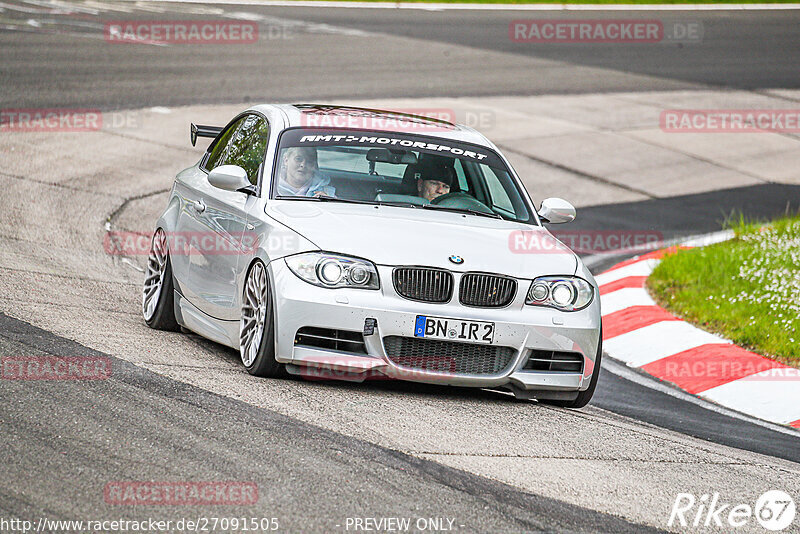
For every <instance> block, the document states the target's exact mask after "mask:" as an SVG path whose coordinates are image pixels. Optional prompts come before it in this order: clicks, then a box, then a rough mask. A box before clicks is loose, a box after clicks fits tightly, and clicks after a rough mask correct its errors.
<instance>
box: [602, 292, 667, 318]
mask: <svg viewBox="0 0 800 534" xmlns="http://www.w3.org/2000/svg"><path fill="white" fill-rule="evenodd" d="M655 305H656V302H655V301H654V300H653V299H652V298H651V297H650V295H649V294H648V293H647V290H646V289H644V288H643V287H626V288H623V289H618V290H616V291H612V292H611V293H608V294H607V295H602V296H601V297H600V308H601V309H602V310H603V317H605V316H606V315H608V314H611V313H614V312H618V311H620V310H624V309H625V308H630V307H631V306H655Z"/></svg>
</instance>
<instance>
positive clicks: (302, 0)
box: [127, 0, 800, 11]
mask: <svg viewBox="0 0 800 534" xmlns="http://www.w3.org/2000/svg"><path fill="white" fill-rule="evenodd" d="M127 1H136V0H127ZM172 1H173V2H175V3H182V4H200V3H202V4H225V5H247V6H272V7H333V8H359V9H420V10H425V11H449V10H476V11H740V10H746V11H758V10H796V9H800V4H691V5H689V4H613V5H612V4H436V3H424V2H330V1H325V0H212V1H209V0H172Z"/></svg>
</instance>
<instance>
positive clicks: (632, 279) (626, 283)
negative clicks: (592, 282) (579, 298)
mask: <svg viewBox="0 0 800 534" xmlns="http://www.w3.org/2000/svg"><path fill="white" fill-rule="evenodd" d="M646 281H647V277H646V276H629V277H627V278H623V279H621V280H614V281H613V282H608V283H607V284H604V285H602V286H600V296H601V297H602V296H603V295H607V294H609V293H612V292H614V291H616V290H618V289H625V288H628V287H644V284H645V282H646Z"/></svg>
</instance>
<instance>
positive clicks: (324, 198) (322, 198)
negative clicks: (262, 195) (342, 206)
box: [275, 195, 372, 204]
mask: <svg viewBox="0 0 800 534" xmlns="http://www.w3.org/2000/svg"><path fill="white" fill-rule="evenodd" d="M275 198H276V199H277V200H313V201H316V202H347V203H349V204H372V202H364V201H361V200H350V199H349V198H339V197H329V196H328V195H321V196H318V197H304V196H299V195H298V196H290V195H280V196H276V197H275Z"/></svg>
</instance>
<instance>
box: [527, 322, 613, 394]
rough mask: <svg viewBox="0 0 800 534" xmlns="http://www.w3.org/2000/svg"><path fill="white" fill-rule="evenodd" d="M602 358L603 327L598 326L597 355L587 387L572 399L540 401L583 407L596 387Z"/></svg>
mask: <svg viewBox="0 0 800 534" xmlns="http://www.w3.org/2000/svg"><path fill="white" fill-rule="evenodd" d="M602 359H603V328H602V327H601V328H600V341H598V342H597V357H596V358H595V360H594V372H593V373H592V379H591V381H590V382H589V387H588V388H586V390H585V391H581V392H580V393H578V396H577V397H576V398H575V399H574V400H569V401H566V400H547V401H542V402H545V403H547V404H552V405H553V406H561V407H562V408H583V407H584V406H586V405H587V404H589V401H590V400H592V397H593V396H594V390H595V389H597V380H598V379H599V378H600V361H601V360H602Z"/></svg>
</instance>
